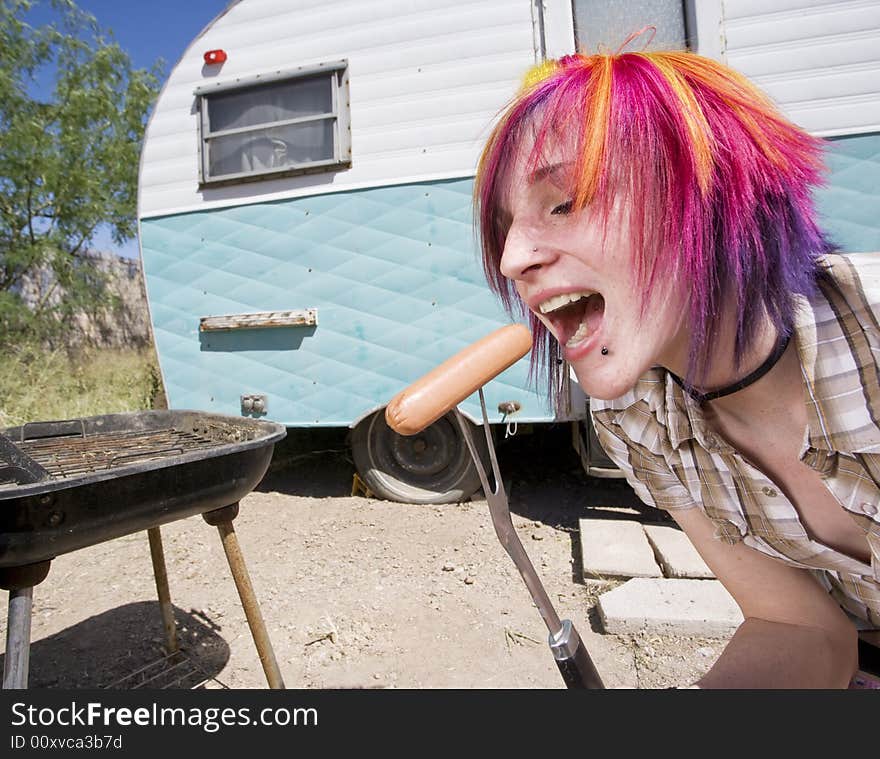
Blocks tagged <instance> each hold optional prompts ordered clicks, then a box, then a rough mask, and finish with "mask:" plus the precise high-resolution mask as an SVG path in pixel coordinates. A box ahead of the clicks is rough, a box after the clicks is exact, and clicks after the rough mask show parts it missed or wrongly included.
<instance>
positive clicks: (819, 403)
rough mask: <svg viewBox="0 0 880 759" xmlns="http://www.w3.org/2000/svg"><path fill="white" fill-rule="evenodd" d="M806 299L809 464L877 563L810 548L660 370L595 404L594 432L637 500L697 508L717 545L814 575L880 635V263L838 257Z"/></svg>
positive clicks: (803, 353) (802, 327)
mask: <svg viewBox="0 0 880 759" xmlns="http://www.w3.org/2000/svg"><path fill="white" fill-rule="evenodd" d="M822 263H823V269H824V270H825V272H826V275H827V276H823V277H822V278H820V283H819V284H820V292H819V294H818V295H817V296H816V297H815V298H812V299H810V300H808V299H806V298H800V299H799V302H798V304H797V305H798V308H797V316H796V325H795V335H794V338H795V343H796V345H797V351H798V356H799V359H800V364H801V371H802V375H803V383H804V384H803V386H804V402H805V404H806V407H807V417H808V424H807V429H806V431H805V437H804V445H803V448H802V453H801V459H802V461H803V462H804V463H805V464H807V466H809V467H811V468H812V469H813V470H815V471H816V472H818V473H819V475H820V476H821V477H822V479H823V481H824V482H825V484H826V486H827V487H828V489H829V490H830V491H831V493H832V494H833V495H834V497H835V498H836V500H837V501H838V502H839V504H840V507H841V508H842V509H844V510H845V511H846V513H847V514H849V516H850V517H851V518H852V519H853V520H854V521H855V523H856V524H857V525H858V526H859V527H860V528H861V529H863V530H864V531H865V535H866V537H867V541H868V544H869V547H870V553H871V565H870V566H869V565H868V564H865V563H864V562H862V561H859V560H856V559H854V558H852V557H850V556H847V555H845V554H843V553H841V552H839V551H836V550H834V549H833V548H830V547H829V546H826V545H823V544H821V543H819V542H817V541H815V540H812V539H811V538H810V537H809V536H808V534H807V532H806V530H805V528H804V526H803V524H802V523H801V521H800V518H799V516H798V512H797V510H796V509H795V507H794V506H793V505H792V503H791V502H790V501H789V500H788V499H787V498H786V497H785V495H784V494H783V492H782V489H781V488H780V487H779V486H778V485H776V484H775V483H774V482H772V481H771V480H769V479H767V478H766V477H765V476H764V475H763V474H762V473H761V472H760V471H759V470H757V469H755V468H754V467H752V466H750V465H749V463H748V462H747V461H746V460H745V459H744V458H743V457H742V456H741V455H740V454H739V453H738V452H737V451H736V450H735V449H733V448H732V447H731V446H730V445H728V444H727V443H726V442H725V441H724V440H722V439H720V438H719V437H718V436H717V435H716V434H715V433H713V431H712V430H711V428H710V427H709V426H708V425H707V423H706V421H705V419H704V416H703V414H702V411H701V409H700V406H699V404H698V403H696V402H695V401H694V400H693V399H692V398H691V397H690V396H689V395H687V394H686V393H685V392H684V391H683V390H682V389H681V387H679V385H678V384H676V382H675V381H673V379H672V378H671V376H670V375H669V373H668V372H667V371H666V370H664V369H662V368H659V367H658V368H654V369H651V370H650V371H649V372H648V373H647V374H645V375H644V376H643V377H642V378H641V379H640V380H639V382H638V384H637V385H636V386H635V387H634V388H633V389H632V390H631V391H630V392H629V393H627V394H626V395H623V396H621V397H620V398H616V399H615V400H613V401H600V400H597V399H593V400H591V401H590V412H591V415H592V418H593V424H594V427H595V429H596V434H597V435H598V437H599V440H600V441H601V443H602V446H603V447H604V448H605V451H606V453H607V454H608V455H609V457H610V458H611V459H612V460H613V461H614V462H615V463H616V464H617V465H618V466H619V467H620V469H621V470H622V471H623V472H624V474H625V475H626V478H627V480H628V481H629V483H630V484H631V485H632V487H633V488H634V489H635V491H636V493H637V494H638V496H639V497H640V498H641V499H642V500H643V501H644V502H645V503H647V504H649V505H652V506H657V507H659V508H661V509H681V508H691V507H694V506H696V507H699V508H701V509H702V510H703V511H704V512H705V513H706V515H707V516H708V517H709V519H710V520H712V522H713V523H714V525H715V537H716V538H718V539H719V540H723V541H725V542H727V543H736V542H739V541H743V543H745V544H746V545H748V546H750V547H751V548H754V549H756V550H758V551H761V552H762V553H764V554H767V555H768V556H772V557H774V558H776V559H778V560H781V561H783V562H785V563H786V564H790V565H792V566H796V567H803V568H807V569H810V570H814V574H815V575H816V576H817V577H818V578H819V579H820V581H821V582H822V584H823V585H824V586H825V587H826V589H827V590H828V591H829V592H830V593H831V594H832V596H833V597H834V598H835V599H836V600H837V601H838V603H840V605H841V606H842V607H843V608H844V609H845V610H847V611H848V612H850V613H851V614H853V615H855V616H856V617H857V618H859V619H860V620H863V622H862V626H864V627H866V628H871V627H874V628H880V366H878V365H880V253H870V254H868V253H861V254H855V255H852V256H848V255H829V256H826V257H825V258H824V259H823V262H822Z"/></svg>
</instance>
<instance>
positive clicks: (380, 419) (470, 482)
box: [351, 409, 491, 503]
mask: <svg viewBox="0 0 880 759" xmlns="http://www.w3.org/2000/svg"><path fill="white" fill-rule="evenodd" d="M454 413H455V412H450V413H448V414H446V416H444V417H441V418H440V419H438V420H437V421H436V422H434V424H432V425H431V426H430V427H427V428H426V429H424V430H423V431H422V432H420V433H419V434H417V435H399V434H398V433H396V432H395V431H394V430H392V429H391V428H390V427H389V426H388V423H387V422H386V421H385V409H381V410H379V411H377V412H376V413H375V414H372V415H370V416H369V417H367V418H366V419H364V420H363V421H362V422H361V423H360V424H358V425H357V426H356V427H355V428H354V430H353V431H352V435H351V448H352V454H353V455H354V463H355V466H356V467H357V470H358V474H359V475H360V477H361V479H362V480H363V481H364V484H365V485H366V486H367V487H368V488H369V489H370V490H372V491H373V493H375V494H376V495H377V496H378V497H380V498H384V499H386V500H388V501H400V502H401V503H457V502H459V501H464V500H466V499H467V498H469V497H470V496H471V495H473V493H475V492H476V491H477V490H478V489H479V487H480V477H479V475H478V474H477V470H476V467H475V466H474V463H473V461H472V460H471V456H470V453H469V452H468V448H467V444H466V443H465V441H464V438H463V437H462V434H461V430H460V429H459V427H458V423H457V422H456V420H455V415H454ZM468 424H471V423H470V422H468ZM471 426H472V427H473V431H474V434H473V439H474V442H475V443H476V446H477V450H478V451H479V452H480V456H481V458H482V460H483V462H484V466H486V464H485V462H488V461H489V454H488V449H487V447H486V439H485V435H484V433H483V431H482V429H480V428H478V427H477V426H476V425H473V424H472V425H471ZM489 466H491V465H489ZM489 466H487V469H488V468H489Z"/></svg>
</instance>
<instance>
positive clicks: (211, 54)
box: [205, 50, 226, 66]
mask: <svg viewBox="0 0 880 759" xmlns="http://www.w3.org/2000/svg"><path fill="white" fill-rule="evenodd" d="M225 62H226V51H225V50H209V51H208V52H206V53H205V63H207V64H208V65H209V66H210V65H211V64H214V63H225Z"/></svg>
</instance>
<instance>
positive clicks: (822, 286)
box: [795, 256, 880, 453]
mask: <svg viewBox="0 0 880 759" xmlns="http://www.w3.org/2000/svg"><path fill="white" fill-rule="evenodd" d="M829 259H834V260H835V261H834V263H833V264H832V263H830V261H829V262H828V263H827V268H826V271H827V272H828V275H829V276H826V277H823V278H822V279H821V280H820V283H819V290H818V292H817V293H816V294H815V295H814V296H813V297H812V298H809V299H808V298H805V297H803V296H798V297H797V298H796V310H795V336H796V345H797V351H798V358H799V360H800V365H801V373H802V376H803V391H804V403H805V405H806V409H807V428H808V437H809V445H810V446H811V447H813V448H816V449H818V450H824V451H845V452H850V453H876V452H878V451H880V428H878V422H877V420H878V418H880V382H878V378H877V365H876V361H875V359H874V357H873V353H872V350H871V345H870V344H869V342H868V336H867V335H866V333H865V329H864V327H863V323H862V322H863V319H864V316H865V313H866V312H867V311H869V310H870V306H869V305H868V304H867V303H866V302H865V300H864V296H863V295H861V293H860V288H858V287H856V285H857V282H855V281H854V278H855V273H854V271H853V269H852V264H851V263H850V262H849V261H846V260H843V259H841V258H840V257H839V256H833V257H829ZM853 287H855V288H856V289H852V288H853ZM859 300H861V303H860V302H859Z"/></svg>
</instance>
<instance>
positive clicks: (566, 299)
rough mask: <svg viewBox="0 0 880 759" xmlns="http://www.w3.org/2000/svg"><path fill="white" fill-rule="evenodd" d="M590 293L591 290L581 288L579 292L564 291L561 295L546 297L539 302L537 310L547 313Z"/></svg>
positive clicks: (588, 295) (591, 292)
mask: <svg viewBox="0 0 880 759" xmlns="http://www.w3.org/2000/svg"><path fill="white" fill-rule="evenodd" d="M592 294H593V291H592V290H582V291H581V292H576V293H564V294H563V295H554V296H553V297H552V298H547V300H545V301H544V302H543V303H540V304H539V305H538V310H539V311H540V312H541V313H542V314H549V313H550V312H551V311H556V310H557V309H560V308H562V307H563V306H567V305H568V304H569V303H574V302H575V301H576V300H580V299H581V298H589V297H590V296H591V295H592Z"/></svg>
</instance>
